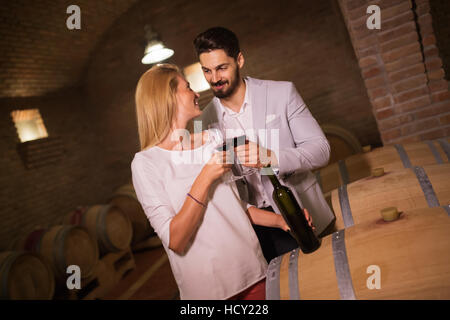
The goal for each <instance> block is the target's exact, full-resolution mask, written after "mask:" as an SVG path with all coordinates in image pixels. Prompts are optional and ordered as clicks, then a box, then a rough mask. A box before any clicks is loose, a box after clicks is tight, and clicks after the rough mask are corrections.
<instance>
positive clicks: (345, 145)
mask: <svg viewBox="0 0 450 320" xmlns="http://www.w3.org/2000/svg"><path fill="white" fill-rule="evenodd" d="M320 127H321V128H322V130H323V132H324V134H325V136H326V137H327V140H328V142H329V144H330V149H331V152H330V160H329V162H328V163H330V164H331V163H335V162H337V161H339V160H341V159H345V158H347V157H349V156H351V155H353V154H358V153H361V152H362V147H361V143H360V142H359V140H358V138H356V136H355V135H354V134H353V133H351V132H350V131H349V130H347V129H345V128H342V127H340V126H338V125H335V124H322V125H321V126H320Z"/></svg>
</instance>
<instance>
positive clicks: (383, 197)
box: [331, 163, 450, 230]
mask: <svg viewBox="0 0 450 320" xmlns="http://www.w3.org/2000/svg"><path fill="white" fill-rule="evenodd" d="M331 200H332V205H333V211H334V213H335V215H336V223H335V227H336V229H337V230H341V229H343V228H347V227H351V226H352V225H354V224H359V223H363V222H365V221H368V220H371V219H373V218H374V217H380V210H382V209H384V208H386V207H396V208H397V209H398V210H399V211H405V210H409V209H415V208H427V207H439V206H443V205H448V204H450V164H449V163H447V164H442V165H431V166H424V167H413V168H409V169H401V170H397V171H392V172H387V173H385V174H384V175H383V176H381V177H369V178H365V179H361V180H358V181H355V182H352V183H350V184H348V185H343V186H341V187H339V188H338V189H336V190H333V191H332V192H331Z"/></svg>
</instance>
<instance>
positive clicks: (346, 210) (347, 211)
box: [338, 184, 355, 228]
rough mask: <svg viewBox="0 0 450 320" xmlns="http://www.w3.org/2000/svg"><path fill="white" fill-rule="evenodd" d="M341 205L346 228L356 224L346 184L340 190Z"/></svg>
mask: <svg viewBox="0 0 450 320" xmlns="http://www.w3.org/2000/svg"><path fill="white" fill-rule="evenodd" d="M338 195H339V204H340V205H341V213H342V219H343V220H344V226H345V227H346V228H348V227H351V226H353V225H354V224H355V222H354V221H353V215H352V209H351V208H350V201H349V200H348V193H347V185H346V184H344V185H343V186H340V187H339V188H338Z"/></svg>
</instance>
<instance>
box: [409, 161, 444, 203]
mask: <svg viewBox="0 0 450 320" xmlns="http://www.w3.org/2000/svg"><path fill="white" fill-rule="evenodd" d="M412 169H413V171H414V173H415V174H416V177H417V180H418V181H419V184H420V187H421V188H422V191H423V194H424V195H425V199H426V200H427V203H428V206H429V207H430V208H434V207H439V206H440V204H439V200H438V198H437V196H436V193H435V192H434V190H433V185H432V184H431V182H430V179H428V176H427V174H426V172H425V170H424V169H423V168H422V167H413V168H412Z"/></svg>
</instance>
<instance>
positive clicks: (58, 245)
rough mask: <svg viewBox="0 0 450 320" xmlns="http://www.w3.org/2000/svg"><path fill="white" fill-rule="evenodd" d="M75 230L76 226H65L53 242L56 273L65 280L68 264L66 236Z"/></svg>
mask: <svg viewBox="0 0 450 320" xmlns="http://www.w3.org/2000/svg"><path fill="white" fill-rule="evenodd" d="M73 228H75V227H74V226H64V227H62V228H61V230H59V231H58V233H57V234H56V236H55V239H54V240H53V260H54V261H55V265H56V266H57V268H56V272H57V273H59V275H60V276H61V277H62V278H65V275H66V268H67V262H66V259H65V256H64V244H65V242H66V236H67V234H68V233H69V230H71V229H73Z"/></svg>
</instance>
